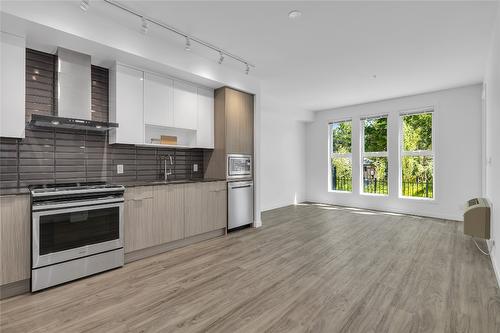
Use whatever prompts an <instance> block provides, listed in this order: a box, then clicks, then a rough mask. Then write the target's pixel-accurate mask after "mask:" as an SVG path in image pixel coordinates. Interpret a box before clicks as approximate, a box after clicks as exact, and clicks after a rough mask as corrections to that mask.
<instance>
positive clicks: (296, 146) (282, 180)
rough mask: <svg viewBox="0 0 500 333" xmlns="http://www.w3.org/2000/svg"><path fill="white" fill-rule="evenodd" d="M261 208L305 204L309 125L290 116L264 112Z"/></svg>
mask: <svg viewBox="0 0 500 333" xmlns="http://www.w3.org/2000/svg"><path fill="white" fill-rule="evenodd" d="M261 135H262V136H261V142H262V144H261V149H262V155H261V177H262V187H261V209H262V210H263V211H264V210H268V209H273V208H277V207H283V206H287V205H291V204H294V203H298V202H302V201H304V195H305V169H306V163H305V153H306V144H305V139H306V125H305V123H304V122H302V121H297V120H293V119H290V118H289V117H287V116H286V114H278V113H271V112H263V113H262V126H261Z"/></svg>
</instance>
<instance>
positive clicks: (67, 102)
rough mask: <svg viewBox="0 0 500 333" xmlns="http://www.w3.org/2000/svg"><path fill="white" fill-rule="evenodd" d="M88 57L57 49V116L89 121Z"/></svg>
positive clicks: (89, 76) (89, 79) (89, 82)
mask: <svg viewBox="0 0 500 333" xmlns="http://www.w3.org/2000/svg"><path fill="white" fill-rule="evenodd" d="M91 89H92V87H91V63H90V56H89V55H87V54H82V53H78V52H75V51H71V50H68V49H63V48H61V47H60V48H58V49H57V116H58V117H64V118H77V119H85V120H91V119H92V118H91V112H90V109H91V98H92V97H91Z"/></svg>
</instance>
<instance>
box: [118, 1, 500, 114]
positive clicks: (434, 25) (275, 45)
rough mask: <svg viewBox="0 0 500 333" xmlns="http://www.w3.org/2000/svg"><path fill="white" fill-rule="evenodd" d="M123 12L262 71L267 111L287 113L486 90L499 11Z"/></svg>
mask: <svg viewBox="0 0 500 333" xmlns="http://www.w3.org/2000/svg"><path fill="white" fill-rule="evenodd" d="M121 2H122V3H124V4H126V5H127V6H129V7H132V8H134V9H137V10H139V11H141V12H143V13H144V14H146V15H149V16H151V17H154V18H157V19H159V20H162V21H164V22H166V23H168V24H170V25H173V26H175V27H177V28H179V29H181V30H184V31H186V32H188V33H191V34H192V35H194V36H197V37H199V38H202V39H205V40H207V41H209V42H211V43H213V44H215V45H217V46H220V47H222V48H224V49H227V50H228V51H230V52H233V53H235V54H237V55H240V56H241V57H244V58H246V59H248V60H249V61H251V62H253V63H255V64H256V65H257V69H256V70H254V71H252V72H251V75H254V76H256V77H257V78H259V79H260V80H261V87H262V94H263V107H264V108H269V107H273V108H280V109H282V110H274V111H281V112H283V111H286V110H287V109H290V111H298V110H306V111H316V110H323V109H328V108H333V107H338V106H343V105H351V104H357V103H363V102H367V101H374V100H381V99H387V98H392V97H398V96H405V95H411V94H416V93H421V92H426V91H432V90H438V89H444V88H450V87H455V86H461V85H466V84H469V83H476V82H480V81H482V77H483V70H484V66H485V62H486V57H487V53H488V48H489V43H490V39H491V32H492V27H493V23H494V19H495V13H496V11H495V8H496V6H497V2H496V1H491V2H478V1H474V2H464V1H457V2H452V1H446V2H406V1H396V2H376V1H368V2H313V1H303V2H297V1H277V2H265V1H237V2H228V1H222V2H213V1H200V2H194V1H184V2H180V1H121ZM292 9H299V10H301V11H302V13H303V15H302V17H301V18H300V19H299V20H296V21H292V20H290V19H289V18H288V15H287V14H288V12H289V11H290V10H292ZM109 13H111V11H110V12H109ZM138 25H139V24H138ZM165 33H167V32H165ZM182 42H183V41H181V42H180V43H182ZM214 59H215V60H216V59H217V56H216V55H214ZM233 65H234V64H233ZM241 67H242V70H243V66H241ZM373 75H376V78H373Z"/></svg>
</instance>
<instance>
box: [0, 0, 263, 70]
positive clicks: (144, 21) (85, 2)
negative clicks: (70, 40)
mask: <svg viewBox="0 0 500 333" xmlns="http://www.w3.org/2000/svg"><path fill="white" fill-rule="evenodd" d="M0 1H1V0H0ZM101 2H104V3H106V4H107V5H110V6H113V7H115V8H118V9H120V10H122V11H124V12H126V13H128V14H130V15H133V16H135V17H136V18H139V19H141V32H142V33H146V32H147V31H148V28H149V26H150V25H151V24H152V25H154V26H155V27H159V28H162V29H164V30H166V31H170V32H171V33H174V34H176V35H178V36H180V37H184V38H185V39H186V44H185V46H184V49H185V50H186V51H191V41H195V42H196V47H197V48H199V47H205V48H208V49H211V50H212V51H214V52H218V53H219V60H218V63H219V64H222V62H223V61H224V59H226V58H229V59H233V60H235V61H237V62H239V63H241V64H243V65H245V66H246V67H245V68H246V70H245V73H247V74H248V73H249V72H250V67H254V68H255V65H254V64H252V63H250V62H248V61H247V60H246V59H243V58H241V57H239V56H237V55H235V54H233V53H231V52H228V51H226V50H224V49H222V48H220V47H217V46H216V45H213V44H212V43H209V42H207V41H204V40H203V39H200V38H197V37H195V36H191V35H190V34H189V33H187V32H184V31H182V30H180V29H177V28H176V27H173V26H171V25H169V24H167V23H164V22H162V21H160V20H158V19H155V18H154V17H151V16H148V17H147V18H146V17H145V16H144V14H143V13H141V12H138V11H136V10H134V9H132V8H130V7H128V6H127V5H124V4H122V3H121V1H117V0H101ZM89 6H90V0H82V1H81V3H80V8H81V9H82V10H83V11H87V10H88V8H89Z"/></svg>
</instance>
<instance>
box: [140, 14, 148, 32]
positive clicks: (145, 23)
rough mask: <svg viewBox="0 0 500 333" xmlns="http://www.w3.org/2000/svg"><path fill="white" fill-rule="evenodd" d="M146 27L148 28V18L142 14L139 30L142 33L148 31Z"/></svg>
mask: <svg viewBox="0 0 500 333" xmlns="http://www.w3.org/2000/svg"><path fill="white" fill-rule="evenodd" d="M148 29H149V24H148V20H146V18H145V17H144V16H143V17H142V24H141V32H142V33H143V34H147V33H148Z"/></svg>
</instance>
